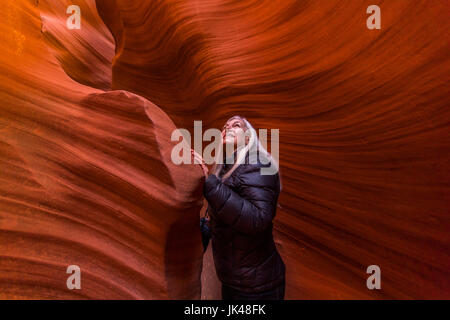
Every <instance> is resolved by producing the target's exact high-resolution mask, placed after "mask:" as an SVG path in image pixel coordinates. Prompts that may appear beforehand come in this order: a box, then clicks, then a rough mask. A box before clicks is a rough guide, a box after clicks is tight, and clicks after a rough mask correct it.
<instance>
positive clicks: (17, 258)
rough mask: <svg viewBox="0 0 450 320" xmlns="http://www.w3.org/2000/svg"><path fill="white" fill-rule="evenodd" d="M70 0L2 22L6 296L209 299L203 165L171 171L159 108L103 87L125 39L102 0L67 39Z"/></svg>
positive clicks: (18, 12)
mask: <svg viewBox="0 0 450 320" xmlns="http://www.w3.org/2000/svg"><path fill="white" fill-rule="evenodd" d="M70 2H71V1H40V2H39V3H37V2H35V1H20V2H19V1H8V2H7V3H6V4H5V6H4V7H3V8H6V9H5V11H2V13H1V15H2V19H1V24H0V30H1V31H0V35H1V37H2V39H1V41H0V43H1V52H2V53H1V55H0V68H1V73H0V101H1V108H0V133H1V141H0V167H1V170H0V181H1V183H0V298H3V299H15V298H24V299H28V298H33V299H36V298H39V299H42V298H50V299H55V298H56V299H85V298H86V299H167V298H198V297H200V270H201V261H202V260H201V258H202V250H201V244H200V236H199V234H198V212H199V210H200V208H201V205H202V201H201V183H200V182H201V177H202V173H201V170H200V169H198V168H197V169H196V170H193V169H192V167H190V166H175V165H173V164H172V162H171V161H170V154H171V150H172V147H173V145H174V143H173V142H171V141H170V134H171V132H172V131H173V130H174V129H175V126H174V124H173V122H172V121H171V120H170V118H169V117H168V116H167V115H166V114H165V113H164V112H163V111H161V110H160V109H159V108H158V107H157V106H156V105H154V104H153V103H151V102H149V101H148V100H146V99H144V98H142V97H140V96H137V95H135V94H132V93H129V92H127V91H123V90H118V91H109V92H105V91H102V90H99V89H94V88H93V87H96V88H107V87H110V84H111V64H112V57H113V56H114V44H113V40H112V37H111V35H110V34H109V32H108V31H107V29H106V27H105V26H104V25H103V23H102V21H101V20H100V18H99V17H98V15H97V14H96V10H95V3H94V2H93V1H79V4H80V7H81V10H82V12H83V17H84V20H83V25H82V29H81V30H79V31H78V30H75V31H69V30H68V29H67V28H66V27H65V19H66V16H65V10H66V8H67V6H68V4H69V3H70ZM84 13H86V14H84ZM64 71H65V72H64ZM69 76H70V77H69ZM74 80H76V81H74ZM80 83H81V84H80ZM82 84H86V85H90V86H85V85H82ZM73 264H74V265H78V266H79V267H80V268H81V286H82V289H81V290H69V289H68V288H67V287H66V279H67V277H68V276H69V275H67V274H66V268H67V267H68V266H69V265H73Z"/></svg>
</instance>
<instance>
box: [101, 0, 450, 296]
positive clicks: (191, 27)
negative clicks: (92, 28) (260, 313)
mask: <svg viewBox="0 0 450 320" xmlns="http://www.w3.org/2000/svg"><path fill="white" fill-rule="evenodd" d="M371 4H377V2H373V1H372V2H369V1H362V2H361V1H359V2H358V1H345V2H342V1H297V0H288V1H256V0H248V1H241V0H239V1H232V0H229V1H228V0H223V1H219V0H210V1H207V0H193V1H171V0H165V1H144V0H114V1H109V0H97V6H98V9H99V12H100V15H101V16H102V18H103V19H104V21H105V22H106V24H107V25H108V26H109V27H110V30H111V32H112V33H113V35H114V38H115V39H116V40H117V43H118V44H119V48H120V49H119V50H116V59H115V62H114V65H113V83H112V87H113V88H115V89H126V90H129V91H132V92H135V93H137V94H139V95H142V96H144V97H146V98H147V99H149V100H151V101H153V102H155V103H156V104H157V105H159V106H161V107H162V108H163V110H164V111H166V112H167V113H168V115H169V116H170V117H171V118H172V119H173V120H174V122H175V123H176V124H177V125H178V126H182V127H186V128H192V125H193V120H203V121H204V122H205V123H206V124H207V125H209V126H212V127H218V126H221V125H222V124H223V123H224V121H225V120H226V119H227V118H228V117H229V116H231V115H234V114H242V115H245V116H247V117H248V118H249V119H250V121H251V122H252V123H253V124H254V125H255V126H256V127H259V128H279V129H280V140H281V146H280V153H281V156H280V164H281V173H282V176H283V185H284V189H283V193H282V196H281V198H280V203H281V206H282V210H280V211H279V213H278V217H277V219H276V236H277V242H278V245H279V248H280V251H281V253H282V256H283V258H284V259H285V261H286V262H287V291H286V297H287V298H291V299H292V298H306V299H308V298H327V299H333V298H437V297H447V298H450V282H449V279H450V277H449V275H450V274H449V270H450V250H449V249H450V247H449V244H450V241H449V240H450V238H449V234H448V230H450V220H449V218H448V214H449V202H448V199H449V198H448V195H449V191H450V190H449V174H448V171H449V170H448V169H449V159H450V152H449V138H450V137H449V131H448V124H449V120H450V109H449V104H450V103H449V102H450V99H449V90H448V88H449V84H450V81H449V80H450V73H449V71H450V59H449V58H450V50H449V49H450V46H449V41H448V40H449V38H448V30H449V26H450V22H449V14H448V13H449V4H448V2H438V1H436V2H433V3H432V4H431V3H430V2H426V1H414V2H406V1H400V0H396V1H378V4H379V5H380V7H381V10H382V29H381V30H368V29H367V28H366V19H367V17H368V15H367V14H366V9H367V7H368V6H369V5H371ZM372 264H375V265H379V266H380V267H381V271H382V290H381V291H376V290H374V291H370V290H368V289H367V288H366V279H367V277H368V275H367V274H366V268H367V267H368V266H369V265H372ZM208 291H210V290H208Z"/></svg>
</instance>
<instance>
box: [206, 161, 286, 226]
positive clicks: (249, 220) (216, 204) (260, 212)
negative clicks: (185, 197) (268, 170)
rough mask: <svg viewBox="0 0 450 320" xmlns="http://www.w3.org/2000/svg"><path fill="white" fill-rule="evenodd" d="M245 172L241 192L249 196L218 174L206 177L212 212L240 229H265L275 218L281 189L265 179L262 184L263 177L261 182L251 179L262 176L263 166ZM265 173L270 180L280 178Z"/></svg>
mask: <svg viewBox="0 0 450 320" xmlns="http://www.w3.org/2000/svg"><path fill="white" fill-rule="evenodd" d="M256 169H257V170H256ZM245 175H246V177H245V179H241V181H242V183H241V188H240V191H241V192H240V193H241V194H243V195H245V198H244V197H243V196H241V195H239V194H238V193H236V192H235V191H233V190H232V189H231V188H229V187H228V186H227V185H225V184H224V183H223V182H222V181H221V180H220V179H219V178H218V177H217V176H215V175H211V176H209V177H208V178H207V179H206V181H205V185H204V196H205V198H206V200H207V201H208V203H209V205H210V206H211V207H212V209H213V210H212V211H213V212H212V214H214V215H216V216H217V218H219V219H220V220H221V221H223V222H224V223H226V224H228V225H230V226H232V227H233V228H235V229H236V230H237V231H239V232H242V233H247V234H255V233H258V232H261V231H264V230H265V229H266V228H267V227H268V226H269V225H270V223H271V222H272V219H273V218H274V216H275V211H276V200H277V199H276V198H275V197H277V193H276V192H274V190H272V189H271V188H270V187H269V186H270V183H269V186H267V184H266V185H264V181H263V183H262V184H261V181H259V184H258V183H256V184H251V183H248V181H252V180H255V179H259V178H258V176H259V175H260V173H259V168H255V169H253V170H251V172H248V173H246V174H245ZM257 175H258V176H257ZM264 177H266V178H265V179H266V182H272V181H273V180H271V179H275V178H277V176H276V177H275V176H264ZM252 178H253V179H252Z"/></svg>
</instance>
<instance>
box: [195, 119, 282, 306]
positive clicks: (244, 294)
mask: <svg viewBox="0 0 450 320" xmlns="http://www.w3.org/2000/svg"><path fill="white" fill-rule="evenodd" d="M222 142H223V148H224V149H226V145H228V147H230V146H233V147H235V148H236V147H237V150H236V151H235V152H234V153H233V155H232V156H233V158H232V160H234V163H231V164H227V161H216V164H215V165H214V167H213V169H212V172H213V174H211V175H209V176H208V168H207V167H206V165H205V164H204V162H203V159H202V158H201V157H200V155H198V154H197V153H196V152H194V151H193V155H194V157H195V158H196V159H197V161H198V162H199V163H201V166H202V169H203V171H204V174H205V176H206V177H207V178H206V181H205V184H204V190H203V192H204V196H205V198H206V200H207V201H208V205H209V206H208V214H209V216H210V218H209V221H208V222H209V227H210V230H211V242H212V249H213V256H214V264H215V266H216V273H217V276H218V278H219V279H220V281H221V282H222V299H224V300H237V299H239V300H253V299H258V300H259V299H270V300H282V299H284V290H285V265H284V263H283V261H282V259H281V257H280V255H279V253H278V251H277V249H276V247H275V243H274V240H273V236H272V228H273V224H272V220H273V219H274V217H275V212H276V207H277V201H278V195H279V193H280V179H279V175H278V173H276V174H274V175H261V168H263V167H266V166H270V163H269V162H270V161H271V162H273V163H274V160H273V159H271V157H270V155H269V154H268V153H267V151H266V150H265V149H264V148H263V147H262V145H261V143H259V140H258V138H257V136H256V132H255V130H254V129H253V127H252V126H251V125H250V123H249V122H248V121H247V120H246V119H245V118H242V117H240V116H234V117H232V118H231V119H229V120H228V121H227V123H226V124H225V126H224V127H223V131H222ZM255 150H258V151H259V152H258V153H256V152H254V151H255ZM221 154H224V155H225V152H219V155H221ZM258 156H259V157H258ZM262 157H264V158H265V161H261V159H262ZM228 160H230V159H229V158H228ZM224 162H225V164H222V163H224ZM262 163H266V165H263V164H262ZM267 163H269V164H267Z"/></svg>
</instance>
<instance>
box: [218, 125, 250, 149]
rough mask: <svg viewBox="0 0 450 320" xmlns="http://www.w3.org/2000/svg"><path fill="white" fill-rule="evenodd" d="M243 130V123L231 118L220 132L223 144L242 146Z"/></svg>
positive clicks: (243, 141)
mask: <svg viewBox="0 0 450 320" xmlns="http://www.w3.org/2000/svg"><path fill="white" fill-rule="evenodd" d="M245 130H247V128H246V126H245V123H244V121H242V119H240V118H231V119H230V120H228V121H227V123H225V125H224V126H223V130H222V141H223V144H232V145H235V146H236V145H244V144H245Z"/></svg>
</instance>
